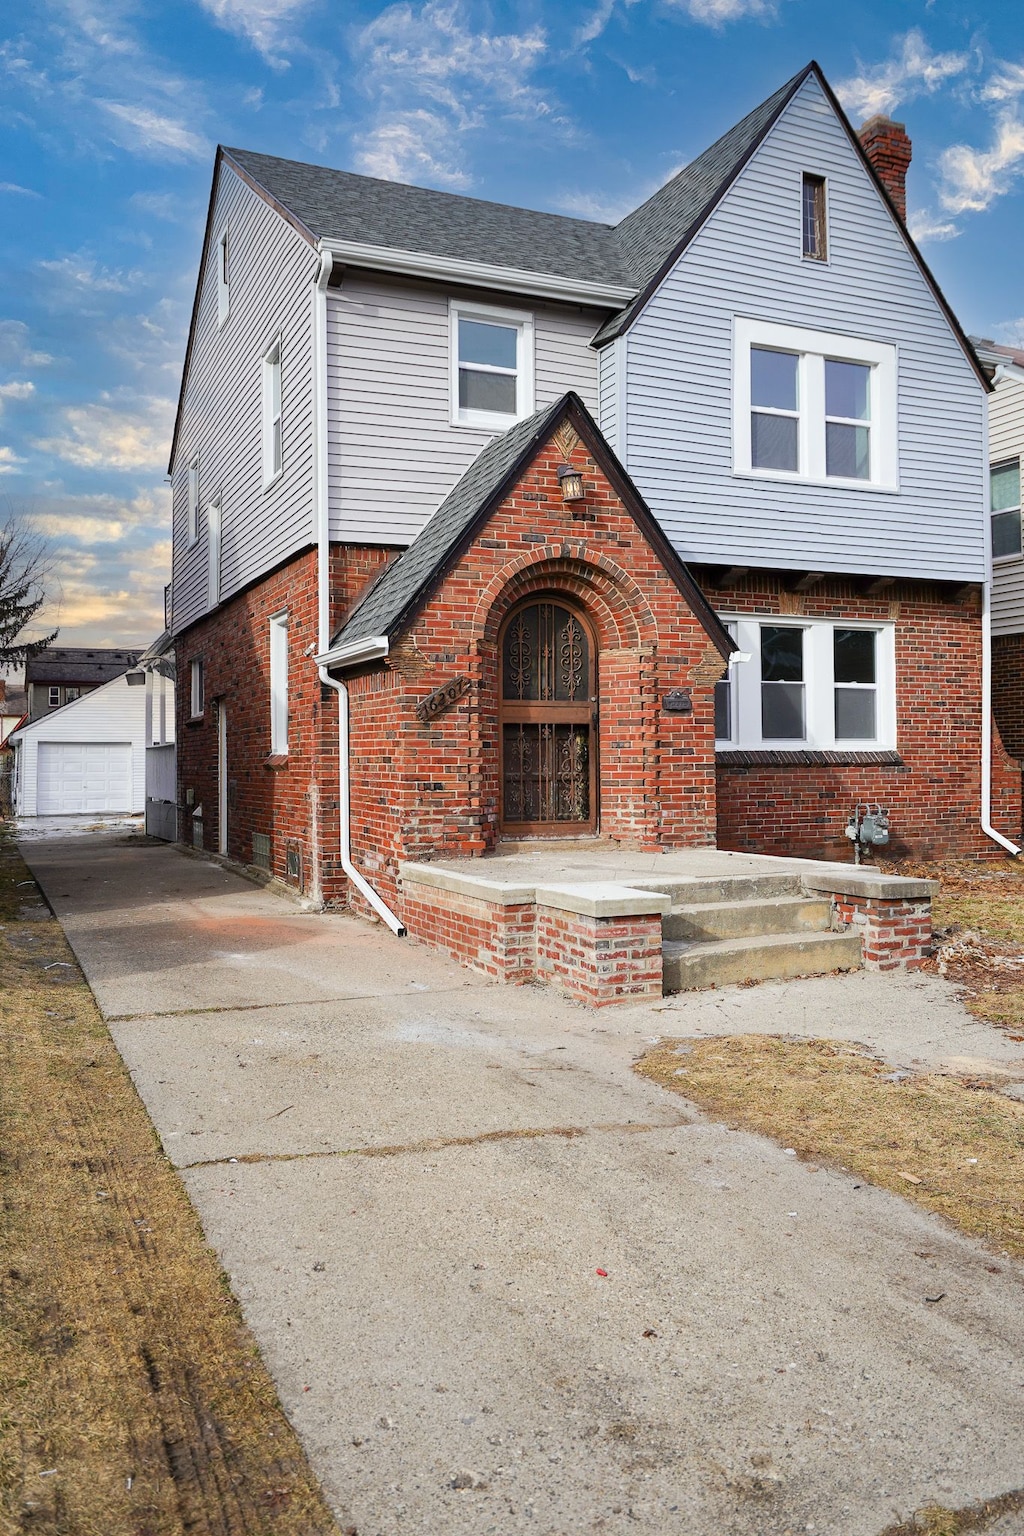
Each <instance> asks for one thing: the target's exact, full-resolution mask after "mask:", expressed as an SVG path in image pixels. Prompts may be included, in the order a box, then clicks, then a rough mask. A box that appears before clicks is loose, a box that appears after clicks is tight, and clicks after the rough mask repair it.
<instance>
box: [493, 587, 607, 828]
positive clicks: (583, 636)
mask: <svg viewBox="0 0 1024 1536" xmlns="http://www.w3.org/2000/svg"><path fill="white" fill-rule="evenodd" d="M595 671H596V655H595V647H594V641H593V636H592V634H591V631H590V628H589V626H588V624H587V623H586V621H585V620H584V619H583V618H582V617H581V615H580V614H579V613H577V612H576V611H575V609H573V608H570V607H567V606H566V605H565V604H564V603H559V602H555V601H546V602H545V601H541V602H531V603H528V604H526V605H525V606H523V607H522V608H517V609H516V610H515V612H514V613H513V614H512V615H511V617H510V618H509V619H508V620H507V621H506V623H505V627H504V630H503V631H502V637H501V722H500V723H501V779H502V784H501V795H502V829H503V830H504V831H506V832H511V833H513V834H516V833H519V834H529V833H541V834H545V833H547V834H553V833H555V832H565V831H567V830H570V829H572V830H576V831H593V830H594V829H595V828H596V826H597V771H596V770H597V762H596V758H597V754H596V750H595V749H596V724H597V698H596V695H597V689H596V686H595V684H596V677H595Z"/></svg>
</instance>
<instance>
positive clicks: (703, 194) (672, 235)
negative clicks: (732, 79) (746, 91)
mask: <svg viewBox="0 0 1024 1536" xmlns="http://www.w3.org/2000/svg"><path fill="white" fill-rule="evenodd" d="M817 68H818V66H817V65H816V64H814V63H813V62H812V63H810V64H808V65H807V67H806V68H805V69H802V70H801V71H800V73H799V74H798V75H794V76H793V78H792V80H787V81H786V84H785V85H781V86H780V87H779V89H778V90H777V91H774V92H773V93H772V95H771V96H769V97H768V99H767V101H762V103H761V105H760V106H759V107H755V108H754V110H753V111H752V112H748V113H747V115H746V117H744V118H742V119H741V121H740V122H738V123H736V124H735V126H734V127H732V128H730V129H729V131H728V132H727V133H723V135H722V137H721V138H720V139H716V140H715V142H714V144H712V145H711V146H710V148H708V149H706V150H705V151H704V153H703V154H700V155H698V156H697V158H696V160H691V161H690V163H689V165H684V167H683V169H682V170H681V171H680V172H679V173H678V174H677V175H675V176H673V177H672V180H671V181H667V182H666V183H665V185H664V186H663V187H659V188H658V190H657V192H655V193H654V195H653V196H652V197H649V198H648V199H647V201H646V203H642V204H641V205H640V207H639V208H634V210H633V212H632V213H627V214H626V217H625V218H624V219H623V220H622V222H621V223H620V224H619V225H618V226H617V227H616V230H615V238H616V240H617V242H618V244H619V246H620V247H621V249H622V252H623V255H624V257H625V259H626V261H627V262H628V264H629V269H630V271H631V272H632V273H633V276H634V278H635V279H636V282H637V286H638V287H639V289H640V292H639V293H638V294H637V297H636V298H635V299H634V300H633V301H632V303H630V304H627V306H626V307H625V309H623V310H621V311H620V312H619V314H617V315H615V316H613V317H612V319H610V320H609V321H608V322H607V323H606V324H605V325H604V326H603V327H602V328H601V330H600V331H599V332H598V333H597V336H596V337H595V338H594V339H595V343H596V344H597V345H600V344H601V343H603V342H606V341H611V340H613V339H614V337H616V336H618V335H619V334H620V333H621V332H622V331H624V330H627V329H628V327H629V326H630V325H631V324H632V323H633V321H634V320H635V319H636V317H637V315H638V314H639V313H640V311H641V310H642V309H643V308H644V307H645V305H646V304H647V301H648V299H649V298H650V297H651V294H652V293H653V292H654V290H655V289H656V288H657V287H658V286H659V284H660V283H661V281H662V279H663V278H664V277H665V275H666V273H667V272H668V271H669V270H670V269H671V268H672V267H673V266H674V265H675V263H676V262H677V261H678V260H679V257H680V256H681V255H682V253H683V251H684V250H685V249H686V247H687V246H688V245H689V243H690V241H691V240H692V239H693V237H694V235H695V234H696V233H697V231H698V230H699V229H700V227H701V225H702V224H703V223H704V221H705V220H706V219H707V217H708V215H709V214H710V213H711V211H712V209H714V208H715V207H716V205H717V204H718V203H719V202H720V201H721V199H722V197H723V196H724V194H725V193H726V192H727V191H728V189H729V188H730V187H731V186H732V184H733V182H734V181H735V180H736V177H737V176H738V175H739V173H740V171H741V170H742V169H743V167H744V166H745V165H746V163H747V161H748V160H749V159H750V157H751V155H752V154H753V153H754V151H755V150H756V149H757V147H758V145H760V144H761V143H762V142H763V140H764V138H765V136H766V135H767V134H768V132H769V131H770V129H771V128H772V126H773V125H774V123H776V122H777V120H778V119H779V117H780V116H781V115H782V113H783V112H784V111H785V109H786V107H787V106H788V105H789V103H790V102H791V101H792V99H793V97H794V96H795V95H796V93H797V91H798V90H799V89H800V87H801V86H802V85H803V83H804V81H805V80H806V79H807V76H808V75H809V74H811V73H812V71H815V70H817Z"/></svg>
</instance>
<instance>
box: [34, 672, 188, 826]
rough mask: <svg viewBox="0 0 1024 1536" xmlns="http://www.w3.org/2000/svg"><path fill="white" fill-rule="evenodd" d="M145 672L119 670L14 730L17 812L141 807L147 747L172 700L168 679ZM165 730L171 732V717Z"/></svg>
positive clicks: (99, 811)
mask: <svg viewBox="0 0 1024 1536" xmlns="http://www.w3.org/2000/svg"><path fill="white" fill-rule="evenodd" d="M136 654H137V653H136ZM150 677H151V674H150V673H148V672H144V671H143V670H141V669H140V670H133V671H131V672H122V673H121V675H120V676H119V677H115V678H113V679H112V681H110V682H107V683H101V684H99V686H97V687H93V688H90V689H89V690H88V692H83V693H82V694H81V696H80V697H79V698H77V699H73V700H71V701H70V702H69V703H68V704H66V705H64V706H63V707H62V708H61V709H59V710H55V711H54V712H53V713H52V714H46V715H44V716H43V717H42V718H41V719H39V720H34V721H29V723H28V724H25V725H22V726H21V727H20V728H19V729H18V730H16V731H15V732H14V733H13V734H12V736H11V745H12V746H13V747H14V750H15V767H14V811H15V814H16V815H19V816H54V815H56V816H60V815H71V814H83V813H84V814H96V815H110V814H117V813H122V814H123V813H126V812H142V811H143V810H144V809H145V804H146V749H147V747H148V746H149V745H150V744H151V742H152V741H154V740H156V739H158V735H159V721H160V717H161V715H162V717H163V719H164V721H165V722H170V721H171V719H172V715H173V707H174V705H173V701H174V684H173V679H168V678H165V677H162V676H160V675H159V674H154V675H152V681H147V680H148V679H150ZM169 729H170V733H171V739H173V724H170V726H169ZM165 734H166V729H165Z"/></svg>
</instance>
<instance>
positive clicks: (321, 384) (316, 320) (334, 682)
mask: <svg viewBox="0 0 1024 1536" xmlns="http://www.w3.org/2000/svg"><path fill="white" fill-rule="evenodd" d="M333 266H334V258H333V256H332V255H331V252H330V251H328V250H324V251H321V253H320V266H319V269H318V271H317V274H316V283H315V284H314V287H313V498H314V502H315V505H316V554H317V634H318V645H317V654H318V655H321V656H322V655H324V654H325V652H326V651H327V650H328V649H329V647H330V643H331V529H330V499H329V497H328V479H327V475H328V458H327V285H328V283H329V282H330V280H331V271H332V268H333ZM317 670H318V672H319V674H320V681H321V683H323V684H324V685H325V686H326V687H327V688H333V690H334V692H335V693H336V694H337V695H338V819H339V823H340V827H339V830H340V853H341V867H342V869H343V870H344V871H345V874H346V875H347V877H348V878H349V880H351V882H352V884H353V885H354V886H355V888H356V890H357V891H359V893H360V895H362V896H363V897H365V899H366V900H367V901H368V902H369V904H370V906H371V907H372V908H373V910H374V911H375V912H376V913H377V915H378V917H380V918H381V919H382V920H383V921H384V922H385V923H387V925H388V927H389V928H390V929H391V931H392V933H397V934H398V935H399V936H400V937H401V936H403V935H404V934H405V931H406V930H405V924H404V923H403V922H402V921H401V919H400V918H398V917H396V916H395V914H394V912H392V910H391V908H390V907H389V906H388V904H387V902H385V901H384V900H383V899H382V898H381V897H380V896H378V894H377V892H376V891H375V890H374V889H373V886H372V885H370V883H369V881H368V880H366V879H365V878H364V877H363V876H362V875H361V874H360V873H359V871H358V869H356V867H355V865H354V864H353V863H352V778H351V765H350V762H349V704H348V689H347V688H346V686H345V684H344V683H343V682H341V680H340V679H339V678H335V677H332V676H331V674H330V673H329V672H328V670H327V668H326V667H324V666H321V667H319V668H318V669H317Z"/></svg>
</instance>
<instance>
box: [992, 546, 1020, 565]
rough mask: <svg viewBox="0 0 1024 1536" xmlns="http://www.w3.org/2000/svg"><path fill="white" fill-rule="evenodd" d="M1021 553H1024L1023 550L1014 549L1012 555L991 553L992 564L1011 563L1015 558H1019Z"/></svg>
mask: <svg viewBox="0 0 1024 1536" xmlns="http://www.w3.org/2000/svg"><path fill="white" fill-rule="evenodd" d="M1022 554H1024V550H1020V549H1015V550H1014V552H1013V554H1012V555H993V556H992V564H993V566H997V565H1012V564H1013V562H1014V561H1015V560H1019V559H1020V558H1021V555H1022Z"/></svg>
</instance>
